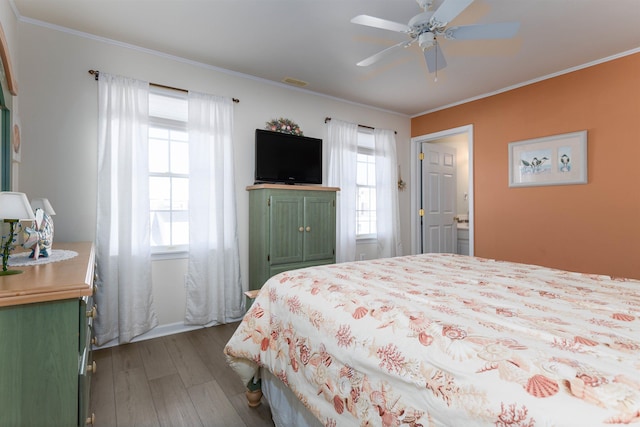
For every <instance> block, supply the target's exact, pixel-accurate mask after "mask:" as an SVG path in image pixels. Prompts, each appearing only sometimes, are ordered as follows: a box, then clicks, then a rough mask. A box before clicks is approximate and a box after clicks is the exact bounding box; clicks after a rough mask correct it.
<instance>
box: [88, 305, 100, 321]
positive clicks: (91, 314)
mask: <svg viewBox="0 0 640 427" xmlns="http://www.w3.org/2000/svg"><path fill="white" fill-rule="evenodd" d="M97 315H98V310H97V309H96V306H95V305H94V306H93V307H91V311H87V317H90V318H92V319H95V317H96V316H97Z"/></svg>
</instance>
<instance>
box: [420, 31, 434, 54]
mask: <svg viewBox="0 0 640 427" xmlns="http://www.w3.org/2000/svg"><path fill="white" fill-rule="evenodd" d="M435 44H436V37H435V36H434V35H433V33H431V32H428V31H427V32H424V33H422V34H420V35H419V36H418V46H420V49H422V50H427V49H430V48H432V47H433V46H434V45H435Z"/></svg>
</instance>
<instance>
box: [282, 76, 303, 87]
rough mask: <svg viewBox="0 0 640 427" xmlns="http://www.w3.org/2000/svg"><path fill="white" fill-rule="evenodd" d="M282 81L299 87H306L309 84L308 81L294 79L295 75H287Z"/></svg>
mask: <svg viewBox="0 0 640 427" xmlns="http://www.w3.org/2000/svg"><path fill="white" fill-rule="evenodd" d="M282 83H286V84H288V85H292V86H297V87H305V86H307V85H308V84H309V83H307V82H303V81H302V80H298V79H294V78H293V77H285V78H284V79H282Z"/></svg>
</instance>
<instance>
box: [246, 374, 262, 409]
mask: <svg viewBox="0 0 640 427" xmlns="http://www.w3.org/2000/svg"><path fill="white" fill-rule="evenodd" d="M245 395H246V396H247V403H248V404H249V407H250V408H257V407H258V406H260V399H262V381H260V379H257V380H251V381H249V383H248V384H247V391H246V392H245Z"/></svg>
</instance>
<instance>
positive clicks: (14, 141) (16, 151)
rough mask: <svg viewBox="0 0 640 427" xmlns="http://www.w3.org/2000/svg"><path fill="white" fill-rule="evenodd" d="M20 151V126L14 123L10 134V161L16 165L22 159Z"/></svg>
mask: <svg viewBox="0 0 640 427" xmlns="http://www.w3.org/2000/svg"><path fill="white" fill-rule="evenodd" d="M21 149H22V147H21V145H20V124H19V123H17V122H16V123H14V124H13V131H12V133H11V159H12V160H13V161H14V162H16V163H20V160H21V157H22V156H21V153H22V150H21Z"/></svg>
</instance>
